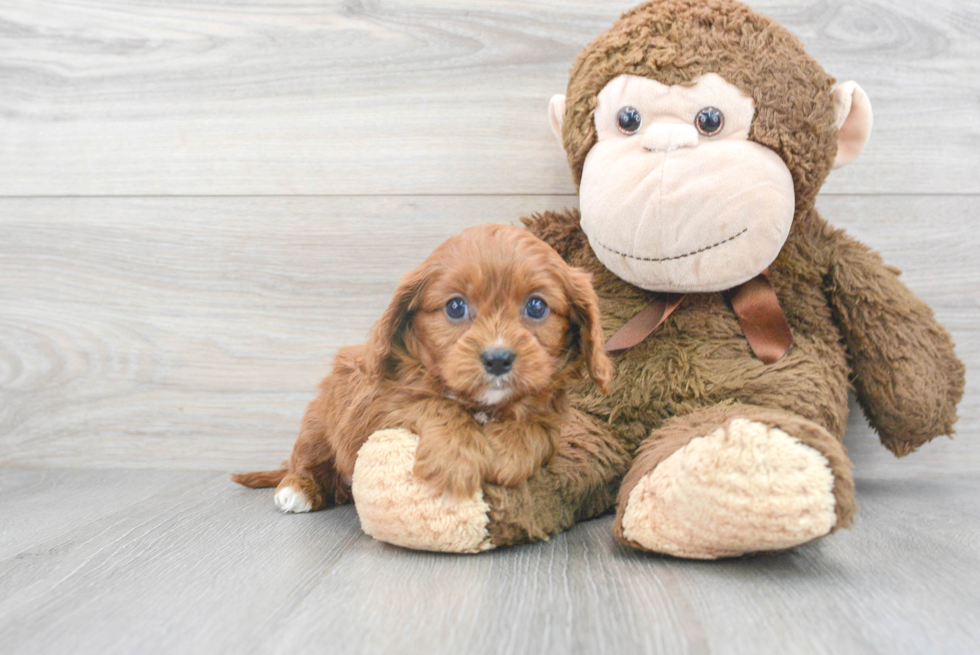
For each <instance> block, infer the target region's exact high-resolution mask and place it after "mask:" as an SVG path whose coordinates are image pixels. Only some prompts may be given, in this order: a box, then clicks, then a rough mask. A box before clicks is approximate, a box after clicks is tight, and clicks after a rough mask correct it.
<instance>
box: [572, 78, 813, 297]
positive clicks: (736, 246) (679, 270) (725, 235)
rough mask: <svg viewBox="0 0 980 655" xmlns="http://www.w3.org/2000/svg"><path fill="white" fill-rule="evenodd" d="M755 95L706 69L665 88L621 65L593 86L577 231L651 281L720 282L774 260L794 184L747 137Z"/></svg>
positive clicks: (695, 285)
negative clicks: (621, 71)
mask: <svg viewBox="0 0 980 655" xmlns="http://www.w3.org/2000/svg"><path fill="white" fill-rule="evenodd" d="M753 115H754V108H753V101H752V99H751V98H750V97H747V96H746V95H745V94H744V93H742V91H740V90H739V89H738V88H737V87H735V86H734V85H732V84H730V83H728V82H726V81H725V80H724V79H723V78H722V77H720V76H718V75H716V74H714V73H709V74H707V75H703V76H701V77H699V78H697V79H696V80H695V81H694V83H693V84H690V85H675V86H665V85H663V84H660V83H659V82H656V81H654V80H651V79H648V78H644V77H637V76H634V75H621V76H619V77H617V78H615V79H613V80H612V81H611V82H609V84H607V85H606V86H605V88H603V90H602V91H601V92H600V93H599V96H598V105H597V107H596V111H595V125H596V132H597V134H598V142H597V143H596V144H595V146H593V147H592V149H591V150H590V151H589V154H588V156H587V157H586V159H585V164H584V167H583V170H582V181H581V185H580V188H579V192H580V197H581V211H582V229H583V230H584V231H585V233H586V235H587V236H588V238H589V243H590V244H591V245H592V249H593V250H594V251H595V253H596V255H597V256H598V257H599V259H600V260H601V261H602V263H603V264H605V265H606V266H607V267H608V268H609V269H610V270H611V271H612V272H613V273H615V274H616V275H618V276H619V277H621V278H622V279H624V280H626V281H627V282H630V283H632V284H635V285H636V286H639V287H642V288H644V289H648V290H651V291H671V292H697V291H720V290H723V289H729V288H731V287H733V286H736V285H738V284H741V283H743V282H746V281H747V280H750V279H752V278H753V277H755V276H756V275H758V274H759V273H760V272H762V270H763V269H765V268H766V267H767V266H768V265H769V264H771V263H772V261H773V260H774V259H775V258H776V255H777V254H778V253H779V250H780V248H782V246H783V243H784V242H785V241H786V237H787V235H788V234H789V228H790V225H791V224H792V222H793V213H794V209H795V193H794V189H793V179H792V176H791V175H790V171H789V169H788V168H787V167H786V165H785V164H784V163H783V161H782V159H780V158H779V156H778V155H776V153H774V152H773V151H772V150H769V149H768V148H765V147H764V146H761V145H759V144H757V143H754V142H752V141H749V139H748V136H749V128H750V127H751V125H752V118H753Z"/></svg>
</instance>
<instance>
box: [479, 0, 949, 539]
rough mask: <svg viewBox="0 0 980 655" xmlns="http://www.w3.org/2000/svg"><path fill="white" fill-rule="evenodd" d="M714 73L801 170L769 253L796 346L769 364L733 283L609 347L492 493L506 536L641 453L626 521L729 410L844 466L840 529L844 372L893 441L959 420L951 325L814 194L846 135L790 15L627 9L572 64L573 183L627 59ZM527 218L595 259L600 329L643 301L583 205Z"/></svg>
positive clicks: (567, 512)
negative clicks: (745, 100) (777, 245)
mask: <svg viewBox="0 0 980 655" xmlns="http://www.w3.org/2000/svg"><path fill="white" fill-rule="evenodd" d="M708 72H715V73H718V74H720V75H722V76H723V77H724V78H725V79H726V80H728V81H730V82H732V83H733V84H735V85H736V86H738V87H739V88H741V89H742V90H744V91H745V92H746V93H748V94H749V95H751V96H752V97H753V98H754V100H755V106H756V116H755V119H754V121H753V124H752V129H751V132H750V135H749V138H750V139H751V140H753V141H756V142H758V143H760V144H762V145H764V146H766V147H769V148H771V149H772V150H774V151H775V152H776V153H778V154H779V155H780V157H781V158H782V159H783V161H784V162H785V163H786V165H787V167H788V168H789V169H790V171H791V173H792V176H793V180H794V184H795V189H796V213H795V217H794V223H793V227H792V229H791V231H790V235H789V238H788V240H787V241H786V243H785V245H784V246H783V248H782V250H781V252H780V254H779V256H778V258H777V259H776V261H775V262H774V263H773V264H772V266H771V267H770V271H771V280H772V283H773V286H774V288H775V290H776V293H777V295H778V297H779V301H780V304H781V306H782V308H783V311H784V313H785V315H786V319H787V321H788V322H789V325H790V327H791V329H792V331H793V335H794V343H793V346H792V347H791V348H790V350H789V352H788V353H787V354H786V355H785V356H784V357H783V358H782V359H781V360H779V361H778V362H777V363H775V364H772V365H769V366H767V365H765V364H763V363H762V362H760V361H759V360H758V359H757V358H755V357H754V356H753V354H752V351H751V350H750V348H749V345H748V343H747V341H746V339H745V336H744V334H743V332H742V330H741V328H740V327H739V323H738V320H737V318H736V317H735V314H734V313H733V311H732V309H731V307H730V305H729V303H728V302H727V301H726V299H725V296H724V294H723V293H702V294H690V295H688V297H687V298H686V299H685V300H684V302H683V303H682V304H681V306H680V307H679V308H678V309H677V310H676V311H675V312H674V313H673V314H672V315H671V316H670V318H669V319H668V320H667V321H666V322H665V323H664V325H663V326H662V327H661V328H660V329H659V330H657V331H656V332H655V333H654V334H653V335H651V336H650V337H648V338H647V339H646V340H645V341H643V342H642V343H640V344H639V345H637V346H635V347H633V348H632V349H629V350H627V351H624V352H622V353H617V354H616V355H615V356H614V358H613V359H614V363H615V367H616V376H615V378H614V381H613V383H612V386H611V393H610V395H608V396H603V395H599V394H597V393H594V392H592V391H590V390H589V389H586V388H582V389H580V390H579V391H578V393H577V394H575V395H574V396H573V405H574V407H575V409H576V410H577V411H575V412H573V414H572V415H571V416H570V418H569V420H568V422H567V423H566V426H565V428H564V429H563V431H562V437H561V442H560V444H559V448H558V454H557V456H556V457H555V458H554V459H553V460H552V462H551V463H550V464H549V465H548V466H547V467H546V468H545V469H544V470H542V471H541V472H540V473H539V474H537V475H535V476H534V477H533V478H531V479H530V480H529V481H528V484H527V485H522V486H520V487H518V488H513V489H505V488H502V487H493V486H491V487H488V488H487V489H486V490H485V497H486V499H487V502H488V504H489V506H490V508H491V513H490V517H491V523H490V526H489V530H490V533H491V536H492V538H493V541H494V543H495V544H497V545H504V544H513V543H518V542H521V541H528V540H535V539H540V538H543V537H545V536H546V535H548V534H552V533H555V532H558V531H560V530H564V529H567V528H568V527H569V526H570V525H572V524H573V523H574V522H575V521H577V520H582V519H584V518H588V517H591V516H595V515H598V514H600V513H602V512H605V511H607V510H609V509H610V508H612V507H613V505H614V503H615V498H616V492H617V489H618V487H619V485H620V481H621V480H622V479H623V476H624V475H625V474H626V473H627V471H629V470H630V466H631V464H632V458H633V456H634V454H636V453H637V452H638V453H639V458H638V460H637V461H636V464H635V465H633V466H634V470H632V471H630V472H629V474H628V475H627V477H626V479H625V483H624V488H623V492H622V494H621V496H620V506H619V510H620V517H619V518H620V519H621V516H622V510H623V504H624V503H625V499H626V497H627V496H628V494H629V489H630V488H632V485H633V484H635V483H636V480H637V479H639V477H641V476H642V475H643V474H644V473H646V472H648V471H649V470H651V469H652V467H654V466H656V464H657V463H658V462H659V461H661V460H662V459H664V458H665V457H667V456H669V455H670V454H671V453H672V452H674V451H675V450H676V449H677V448H679V447H681V446H683V445H684V444H685V443H687V442H688V441H690V439H693V438H695V437H698V436H703V435H704V434H706V433H707V432H708V431H710V430H711V429H712V426H717V425H719V424H720V423H721V422H723V421H727V420H728V419H730V418H731V417H733V416H741V417H748V418H753V419H755V420H758V421H762V422H764V423H767V424H769V425H771V426H773V427H780V428H781V429H782V428H785V429H786V430H787V431H788V432H789V433H790V434H793V435H794V436H795V437H797V438H798V439H800V441H801V442H802V443H804V444H806V445H808V446H810V447H812V448H814V449H816V450H818V451H819V452H820V453H821V454H823V455H824V456H825V458H826V459H827V461H828V464H829V466H830V468H831V469H832V471H833V474H834V480H835V484H834V490H833V493H834V497H835V501H836V512H837V525H836V527H845V526H847V525H848V524H850V522H851V521H852V518H853V515H854V510H855V505H854V502H853V485H852V483H851V480H850V475H849V468H850V463H849V462H848V460H847V458H846V455H845V454H844V452H843V448H842V447H841V446H840V445H839V443H837V444H831V443H829V442H828V441H827V439H828V436H827V435H828V434H829V435H830V436H832V437H833V439H836V440H837V441H838V442H839V440H840V439H841V437H842V435H843V432H844V428H845V426H846V424H847V414H848V409H847V393H848V389H849V386H850V384H851V382H853V384H854V388H855V389H856V392H857V397H858V401H859V402H860V404H861V406H862V408H863V409H864V411H865V414H866V415H867V417H868V420H869V421H870V422H871V424H872V425H873V426H874V428H875V429H876V430H877V431H878V434H879V435H880V437H881V441H882V443H883V444H884V445H885V446H886V447H888V448H889V449H890V450H891V451H893V452H894V453H895V454H896V455H900V456H901V455H905V454H907V453H909V452H912V451H913V450H915V449H916V448H917V447H919V446H921V445H922V444H924V443H925V442H927V441H928V440H930V439H932V438H933V437H936V436H938V435H948V434H951V433H952V429H953V424H954V423H955V421H956V404H957V403H958V402H959V400H960V398H961V396H962V393H963V386H964V367H963V364H962V363H961V362H960V361H959V360H958V359H957V358H956V356H955V353H954V351H953V343H952V340H951V338H950V336H949V334H948V333H947V332H946V330H945V329H944V328H943V327H942V326H941V325H939V324H938V323H937V322H936V321H935V319H934V318H933V314H932V311H931V310H930V309H929V307H928V306H927V305H926V304H925V303H923V302H922V301H921V300H919V299H918V298H916V297H915V296H914V295H913V294H912V293H911V292H910V291H909V290H908V289H907V288H906V287H905V286H904V285H903V284H902V283H901V282H900V281H899V280H898V274H897V272H896V271H895V270H894V269H892V268H889V267H886V266H885V265H884V264H883V263H882V261H881V259H880V257H879V256H878V255H876V254H875V253H873V252H871V251H870V250H869V249H868V248H866V247H865V246H863V245H862V244H860V243H858V242H856V241H854V240H853V239H852V238H850V237H849V236H847V235H846V234H844V233H843V232H842V231H839V230H835V229H833V228H831V227H830V226H828V225H827V224H826V223H825V222H824V220H823V219H822V218H821V217H820V216H819V214H818V213H817V211H816V210H815V209H814V208H813V204H814V200H815V198H816V195H817V192H818V191H819V189H820V186H821V184H822V183H823V180H824V178H825V177H826V175H827V173H828V172H829V170H830V167H831V164H832V162H833V161H834V157H835V153H836V147H837V131H836V125H835V120H834V118H835V114H834V107H833V102H832V99H831V94H830V91H831V86H832V84H833V79H832V78H831V77H830V76H829V75H827V74H826V73H825V72H824V71H823V70H822V69H821V68H820V66H819V65H818V64H817V63H816V62H815V61H813V60H812V59H811V58H810V57H809V56H808V55H806V53H805V52H804V51H803V49H802V46H801V45H800V43H799V41H798V40H797V39H796V38H795V37H793V36H792V35H791V34H790V33H789V32H787V31H786V30H785V29H784V28H782V27H781V26H779V25H778V24H776V23H775V22H773V21H772V20H770V19H769V18H766V17H764V16H761V15H759V14H756V13H754V12H752V11H751V10H750V9H748V8H747V7H745V6H744V5H741V4H738V3H736V2H732V1H730V0H703V1H696V0H659V1H656V2H651V3H648V4H645V5H641V6H639V7H637V8H635V9H633V10H632V11H630V12H628V13H626V14H624V16H623V17H622V18H621V19H620V20H619V21H618V22H617V23H616V24H615V25H614V26H613V27H612V28H611V29H610V30H608V31H607V32H605V33H603V34H602V35H600V36H599V37H598V38H597V39H596V40H595V41H593V42H592V43H591V44H590V45H588V46H587V47H586V48H585V50H584V51H583V52H582V54H581V55H580V56H579V58H578V60H577V61H576V63H575V66H574V68H573V70H572V75H571V80H570V81H569V85H568V93H567V109H566V113H565V120H564V124H563V138H564V144H565V149H566V151H567V154H568V159H569V163H570V165H571V168H572V173H573V175H574V177H575V180H576V182H578V181H579V179H580V177H581V172H582V164H583V161H584V159H585V156H586V154H587V153H588V151H589V149H590V148H591V147H592V146H593V145H594V144H595V142H596V134H595V128H594V125H593V120H592V118H593V111H594V109H595V106H596V94H597V93H598V92H599V90H600V89H602V88H603V86H604V85H605V84H606V83H607V82H609V81H610V80H611V79H613V78H614V77H616V76H618V75H620V74H624V73H628V74H634V75H642V76H645V77H648V78H651V79H654V80H657V81H659V82H661V83H664V84H677V83H684V82H688V81H690V80H693V79H694V78H696V77H697V76H699V75H701V74H703V73H708ZM526 222H527V225H528V229H529V230H530V231H531V232H532V233H534V234H536V235H538V236H540V237H541V238H542V239H544V240H545V241H546V242H547V243H549V244H551V245H552V246H553V247H555V248H556V249H557V250H558V252H559V253H560V254H561V255H562V256H563V257H564V258H565V259H566V260H567V261H568V262H569V263H570V264H572V265H574V266H577V267H581V268H583V269H585V270H586V271H588V272H590V273H591V274H592V276H593V283H594V285H595V287H596V291H597V293H598V296H599V306H600V308H601V310H602V316H603V327H604V329H605V334H606V336H607V337H609V336H611V335H612V334H613V333H615V332H616V330H618V329H619V328H620V327H621V326H622V325H623V324H624V323H625V322H626V321H627V320H629V319H630V318H631V317H633V316H634V315H635V314H636V313H637V312H638V311H640V309H642V308H643V307H645V306H646V305H647V304H648V303H649V302H650V301H651V299H652V297H653V296H652V294H650V293H648V292H646V291H644V290H642V289H640V288H637V287H635V286H632V285H630V284H628V283H627V282H624V281H623V280H621V279H619V278H618V277H616V276H615V275H613V274H612V273H611V272H610V271H609V270H608V269H606V268H605V266H603V265H602V263H601V262H600V261H599V260H598V259H597V258H596V256H595V254H594V253H593V252H592V250H591V248H590V246H589V243H588V241H587V239H586V236H585V235H584V233H583V232H582V230H581V229H580V227H579V216H578V212H576V211H567V212H547V213H545V214H542V215H538V216H535V217H533V218H532V219H529V220H527V221H526ZM824 430H825V431H826V432H824ZM617 525H618V524H617ZM619 534H620V537H621V538H622V534H621V530H620V531H619ZM631 545H635V544H631Z"/></svg>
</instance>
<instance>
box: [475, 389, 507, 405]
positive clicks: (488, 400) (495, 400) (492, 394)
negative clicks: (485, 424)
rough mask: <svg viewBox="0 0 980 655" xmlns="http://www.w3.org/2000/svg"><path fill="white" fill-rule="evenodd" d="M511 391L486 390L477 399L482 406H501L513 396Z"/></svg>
mask: <svg viewBox="0 0 980 655" xmlns="http://www.w3.org/2000/svg"><path fill="white" fill-rule="evenodd" d="M511 393H512V392H511V390H510V389H484V390H483V392H482V393H481V394H480V395H479V396H478V397H477V400H479V401H480V403H481V404H483V405H487V406H491V405H499V404H500V403H502V402H504V401H505V400H507V399H508V398H509V397H510V395H511Z"/></svg>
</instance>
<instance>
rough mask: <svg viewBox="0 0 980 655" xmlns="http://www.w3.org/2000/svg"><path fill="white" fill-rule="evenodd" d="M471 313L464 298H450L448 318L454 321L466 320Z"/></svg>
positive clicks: (447, 307)
mask: <svg viewBox="0 0 980 655" xmlns="http://www.w3.org/2000/svg"><path fill="white" fill-rule="evenodd" d="M469 311H470V308H469V306H467V304H466V301H465V300H463V299H462V298H459V297H456V298H450V299H449V302H447V303H446V316H448V317H449V318H451V319H453V320H454V321H458V320H459V319H461V318H466V315H467V314H468V313H469Z"/></svg>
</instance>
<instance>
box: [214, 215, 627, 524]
mask: <svg viewBox="0 0 980 655" xmlns="http://www.w3.org/2000/svg"><path fill="white" fill-rule="evenodd" d="M583 369H587V370H588V373H589V374H590V375H591V377H592V379H593V381H594V382H595V384H597V385H598V386H599V387H600V388H602V389H603V390H604V391H605V390H606V387H607V385H608V383H609V381H610V378H611V377H612V365H611V364H610V362H609V359H608V358H607V356H606V353H605V349H604V339H603V333H602V326H601V324H600V322H599V309H598V306H597V301H596V296H595V292H594V291H593V289H592V284H591V281H590V278H589V275H588V274H587V273H585V272H583V271H581V270H579V269H576V268H572V267H570V266H569V265H568V264H566V263H565V262H564V261H563V260H562V258H561V257H560V256H559V255H558V253H556V252H555V251H554V250H553V249H552V248H551V247H550V246H549V245H547V244H546V243H544V242H543V241H541V240H540V239H538V238H537V237H535V236H533V235H531V234H529V233H528V232H526V231H525V230H522V229H520V228H516V227H509V226H505V225H481V226H479V227H474V228H470V229H468V230H465V231H464V232H463V233H461V234H459V235H458V236H455V237H453V238H451V239H449V240H448V241H446V242H445V243H443V244H442V245H441V246H439V247H438V248H436V250H435V251H434V252H433V253H432V254H431V255H430V256H429V258H428V259H426V260H425V262H423V263H422V265H421V266H419V268H418V269H416V270H415V271H412V272H411V273H409V274H407V275H406V276H405V277H404V278H403V279H402V281H401V284H400V285H399V286H398V289H397V290H396V291H395V297H394V298H393V299H392V301H391V305H390V306H389V307H388V309H387V310H386V311H385V313H384V315H383V316H382V317H381V320H380V321H378V322H377V323H376V324H375V325H374V327H373V328H372V330H371V334H370V336H369V338H368V342H367V343H366V344H364V345H362V346H352V347H347V348H344V349H342V350H340V351H339V352H338V353H337V356H336V358H335V360H334V365H333V372H332V373H331V374H330V375H328V376H327V377H326V379H324V380H323V382H322V383H321V384H320V395H319V396H318V397H317V398H316V400H314V401H313V402H312V403H310V405H309V407H308V409H307V410H306V416H305V417H304V418H303V425H302V429H301V430H300V433H299V438H297V440H296V445H295V446H294V447H293V453H292V456H291V457H290V458H289V462H288V466H287V468H283V469H280V470H278V471H265V472H259V473H247V474H242V475H235V476H232V479H233V480H235V481H236V482H239V483H241V484H243V485H245V486H248V487H271V486H273V485H275V484H278V485H279V487H278V489H277V491H276V494H275V501H276V504H277V505H278V506H279V508H280V509H282V510H283V511H287V512H306V511H310V510H318V509H321V508H323V507H327V506H330V505H333V504H340V503H345V502H347V501H348V500H350V498H351V491H350V481H351V476H352V474H353V472H354V461H355V459H356V458H357V451H358V450H359V449H360V447H361V446H362V445H363V444H364V442H365V441H367V438H368V437H369V436H370V435H371V434H372V433H373V432H375V431H377V430H381V429H385V428H406V429H408V430H411V431H412V432H415V433H416V434H418V435H419V444H418V450H417V452H416V459H415V468H414V473H415V475H416V476H417V477H419V478H420V479H422V480H424V481H427V482H428V483H429V484H431V485H432V486H433V487H434V490H435V491H441V492H448V493H450V494H455V495H461V496H465V495H470V494H472V493H474V492H475V491H476V490H477V489H478V488H479V487H480V485H481V484H482V483H483V482H485V481H486V482H493V483H496V484H501V485H505V486H514V485H518V484H520V483H521V482H523V481H524V480H526V479H527V478H529V477H530V476H531V475H532V474H533V473H534V471H535V470H536V469H537V468H538V467H540V466H541V465H543V464H544V463H546V462H547V461H548V460H549V458H550V457H551V456H552V454H553V453H554V452H555V450H556V449H557V446H558V434H559V430H560V427H561V423H562V418H563V416H564V415H565V413H566V411H567V409H568V407H567V405H568V402H567V399H566V393H567V390H568V389H569V387H570V386H571V385H572V383H573V382H574V381H575V380H577V379H579V378H580V377H581V375H582V372H583Z"/></svg>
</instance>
